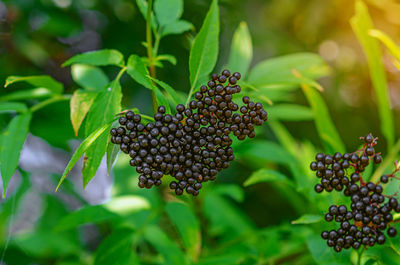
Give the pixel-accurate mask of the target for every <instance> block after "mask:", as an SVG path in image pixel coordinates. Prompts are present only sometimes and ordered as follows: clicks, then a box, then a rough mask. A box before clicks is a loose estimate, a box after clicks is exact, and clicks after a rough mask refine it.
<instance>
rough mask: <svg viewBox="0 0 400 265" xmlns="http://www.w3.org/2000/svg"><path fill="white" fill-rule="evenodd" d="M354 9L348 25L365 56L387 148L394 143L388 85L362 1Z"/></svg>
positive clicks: (377, 43) (370, 23) (377, 46)
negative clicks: (354, 11)
mask: <svg viewBox="0 0 400 265" xmlns="http://www.w3.org/2000/svg"><path fill="white" fill-rule="evenodd" d="M355 8H356V14H355V15H354V16H353V17H352V18H351V20H350V23H351V26H352V28H353V31H354V32H355V33H356V36H357V38H358V41H359V42H360V44H361V46H362V47H363V49H364V53H365V55H366V56H367V61H368V66H369V72H370V75H371V80H372V84H373V86H374V89H375V96H376V99H377V103H378V112H379V117H380V121H381V130H382V134H383V135H384V136H385V138H386V140H387V141H388V145H387V146H391V145H393V143H394V122H393V114H392V112H391V110H390V98H389V92H388V85H387V81H386V75H385V69H384V66H383V62H382V54H381V51H380V47H379V42H378V41H377V40H376V39H374V38H373V37H371V36H369V35H368V31H369V30H371V29H372V28H373V24H372V21H371V18H370V16H369V14H368V9H367V6H366V5H365V4H364V3H363V2H362V1H357V2H356V7H355Z"/></svg>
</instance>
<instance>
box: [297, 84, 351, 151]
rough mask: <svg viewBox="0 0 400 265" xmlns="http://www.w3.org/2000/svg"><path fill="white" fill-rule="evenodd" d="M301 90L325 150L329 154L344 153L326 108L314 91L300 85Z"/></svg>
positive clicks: (342, 145)
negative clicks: (309, 107) (311, 111)
mask: <svg viewBox="0 0 400 265" xmlns="http://www.w3.org/2000/svg"><path fill="white" fill-rule="evenodd" d="M301 87H302V90H303V93H304V95H305V96H306V98H307V100H308V103H309V104H310V105H311V108H312V110H313V112H314V118H315V125H316V127H317V131H318V134H319V136H320V137H321V139H322V141H323V143H324V146H325V149H326V150H327V151H328V152H330V153H332V154H333V153H335V152H344V151H345V146H344V144H343V142H342V140H341V138H340V136H339V133H338V132H337V130H336V127H335V125H334V123H333V121H332V119H331V116H330V115H329V111H328V107H327V106H326V104H325V102H324V100H323V98H322V97H321V95H320V94H319V93H318V91H316V90H315V89H313V88H311V87H309V86H307V85H302V86H301Z"/></svg>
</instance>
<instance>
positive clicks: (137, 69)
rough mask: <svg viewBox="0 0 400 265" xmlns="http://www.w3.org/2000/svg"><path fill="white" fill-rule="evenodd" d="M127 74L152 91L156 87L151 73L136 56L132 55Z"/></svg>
mask: <svg viewBox="0 0 400 265" xmlns="http://www.w3.org/2000/svg"><path fill="white" fill-rule="evenodd" d="M126 67H127V68H126V72H127V73H128V74H129V75H130V76H131V77H132V78H133V80H135V81H136V82H138V83H139V84H141V85H142V86H144V87H145V88H148V89H150V90H153V89H154V87H155V86H154V85H153V83H152V82H151V79H150V78H149V75H150V74H149V71H148V70H147V68H146V65H145V64H144V63H143V61H142V59H141V58H140V57H139V56H137V55H136V54H132V55H131V56H129V58H128V63H127V66H126Z"/></svg>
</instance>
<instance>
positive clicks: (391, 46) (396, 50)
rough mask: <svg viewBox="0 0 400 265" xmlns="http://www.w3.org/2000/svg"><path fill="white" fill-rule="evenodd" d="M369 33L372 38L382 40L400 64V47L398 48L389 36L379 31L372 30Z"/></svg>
mask: <svg viewBox="0 0 400 265" xmlns="http://www.w3.org/2000/svg"><path fill="white" fill-rule="evenodd" d="M368 33H369V35H370V36H371V37H374V38H377V39H378V40H380V41H381V42H382V43H383V44H384V45H385V46H386V48H387V49H388V50H389V52H390V54H392V56H393V57H394V58H395V59H396V60H397V61H398V62H400V47H399V46H397V45H396V43H394V41H393V40H392V39H391V38H390V37H389V36H388V35H386V34H385V33H384V32H382V31H380V30H377V29H371V30H369V31H368Z"/></svg>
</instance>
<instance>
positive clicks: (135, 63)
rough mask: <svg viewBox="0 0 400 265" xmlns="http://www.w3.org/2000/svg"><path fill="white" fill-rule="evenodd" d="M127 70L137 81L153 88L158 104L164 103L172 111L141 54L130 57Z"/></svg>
mask: <svg viewBox="0 0 400 265" xmlns="http://www.w3.org/2000/svg"><path fill="white" fill-rule="evenodd" d="M126 71H127V73H128V74H129V75H130V76H131V77H132V78H133V79H134V80H135V81H136V82H138V83H139V84H141V85H142V86H144V87H146V88H148V89H150V90H153V91H154V93H155V95H156V100H157V104H158V105H164V106H165V108H166V109H167V112H168V113H170V112H171V110H170V107H169V104H168V101H167V99H166V98H165V96H164V95H163V93H161V91H160V90H159V89H158V88H157V87H156V86H155V85H154V84H153V83H152V81H151V76H150V74H149V71H148V70H147V68H146V66H145V65H144V63H143V61H142V59H141V58H140V57H139V56H137V55H135V54H132V55H131V56H130V57H129V59H128V64H127V69H126Z"/></svg>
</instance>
